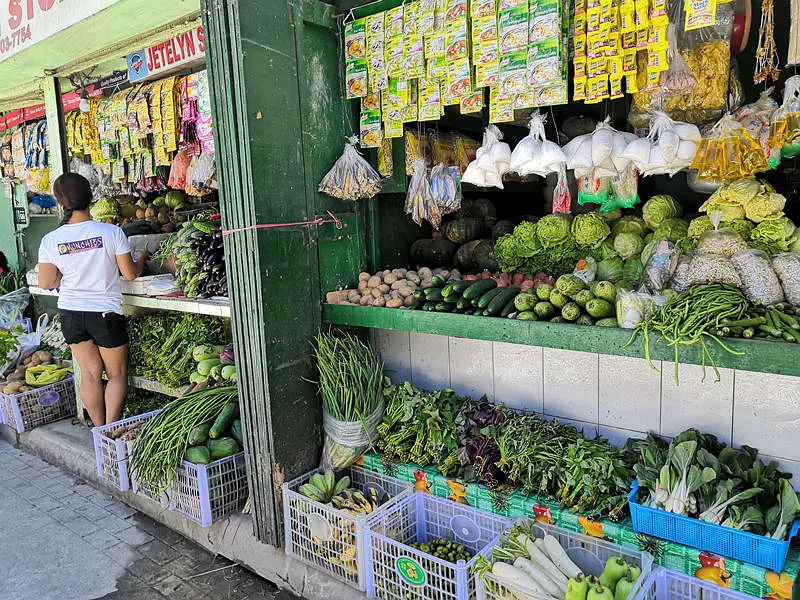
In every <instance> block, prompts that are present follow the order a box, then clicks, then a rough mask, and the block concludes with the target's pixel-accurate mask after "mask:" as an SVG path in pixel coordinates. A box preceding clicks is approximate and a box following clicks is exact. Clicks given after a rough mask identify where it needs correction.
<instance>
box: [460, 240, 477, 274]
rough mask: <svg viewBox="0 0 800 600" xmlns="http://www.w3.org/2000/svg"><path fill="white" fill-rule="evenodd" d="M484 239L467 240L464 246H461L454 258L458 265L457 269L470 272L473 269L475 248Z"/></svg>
mask: <svg viewBox="0 0 800 600" xmlns="http://www.w3.org/2000/svg"><path fill="white" fill-rule="evenodd" d="M482 241H483V240H473V241H471V242H467V243H466V244H464V245H463V246H461V247H460V248H459V249H458V251H457V252H456V256H455V258H454V259H453V262H454V264H455V266H456V269H458V270H459V271H464V272H465V273H466V272H469V271H472V269H473V262H472V261H473V257H474V256H475V248H476V247H477V246H478V245H479V244H480V243H481V242H482Z"/></svg>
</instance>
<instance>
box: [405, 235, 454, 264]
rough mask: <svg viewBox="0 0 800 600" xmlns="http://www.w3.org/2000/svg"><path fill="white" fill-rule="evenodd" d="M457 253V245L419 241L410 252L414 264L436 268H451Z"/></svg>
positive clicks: (444, 241) (442, 241) (438, 241)
mask: <svg viewBox="0 0 800 600" xmlns="http://www.w3.org/2000/svg"><path fill="white" fill-rule="evenodd" d="M455 253H456V247H455V244H453V243H452V242H448V241H447V240H428V239H422V240H417V241H415V242H414V243H413V244H411V247H410V248H409V250H408V254H409V257H410V258H411V262H412V263H414V264H416V265H424V266H427V267H434V268H435V267H443V266H449V265H450V264H451V263H452V262H453V255H454V254H455Z"/></svg>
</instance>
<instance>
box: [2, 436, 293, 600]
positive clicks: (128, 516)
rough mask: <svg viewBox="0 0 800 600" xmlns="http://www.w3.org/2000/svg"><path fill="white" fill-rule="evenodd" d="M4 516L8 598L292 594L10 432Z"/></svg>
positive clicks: (268, 598)
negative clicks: (18, 444)
mask: <svg viewBox="0 0 800 600" xmlns="http://www.w3.org/2000/svg"><path fill="white" fill-rule="evenodd" d="M0 523H3V528H2V529H3V534H2V542H0V544H1V545H0V581H2V582H3V583H2V585H1V586H0V594H2V597H3V598H13V599H14V600H50V599H52V600H56V599H58V600H92V599H99V598H103V599H107V598H108V599H110V598H114V599H120V600H121V599H125V600H151V599H152V600H164V599H166V598H170V599H175V600H178V599H180V600H183V599H186V600H207V599H208V600H210V599H211V598H215V599H230V600H289V599H290V598H293V597H294V596H291V595H290V594H288V593H286V592H280V591H278V589H277V588H276V587H275V585H273V584H272V583H270V582H268V581H266V580H264V579H261V578H260V577H258V576H257V575H254V574H252V573H250V572H249V571H247V570H246V569H243V568H242V567H240V566H238V565H236V564H235V563H233V562H231V561H229V560H227V559H225V558H222V557H221V556H218V555H217V556H215V555H213V554H211V553H210V552H208V551H206V550H205V549H203V548H201V547H200V546H198V545H197V544H195V543H194V542H191V541H190V540H188V539H186V538H184V537H183V536H182V535H180V534H178V533H176V532H174V531H172V530H171V529H169V528H167V527H165V526H164V525H161V524H159V523H157V522H155V521H153V520H152V519H150V518H149V517H147V516H145V515H143V514H141V513H139V512H137V511H136V510H134V509H132V508H130V507H129V506H127V505H125V504H123V503H122V502H120V501H118V500H115V499H114V498H112V497H111V496H109V495H108V494H106V493H104V492H103V491H101V490H99V489H97V488H95V487H93V486H92V485H90V484H89V483H87V482H86V481H84V480H83V479H80V478H77V477H73V476H70V475H67V474H65V473H64V472H62V471H61V470H60V469H58V468H57V467H54V466H52V465H50V464H48V463H46V462H44V461H43V460H41V459H40V458H38V457H37V456H34V455H32V454H28V453H26V452H24V451H22V450H18V449H15V448H14V447H13V446H11V445H10V444H9V443H8V442H6V441H4V440H0Z"/></svg>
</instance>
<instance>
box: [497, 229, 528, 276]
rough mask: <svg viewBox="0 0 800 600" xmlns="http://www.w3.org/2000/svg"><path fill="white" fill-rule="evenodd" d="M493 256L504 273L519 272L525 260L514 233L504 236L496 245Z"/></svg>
mask: <svg viewBox="0 0 800 600" xmlns="http://www.w3.org/2000/svg"><path fill="white" fill-rule="evenodd" d="M492 256H493V257H494V259H495V260H496V261H497V264H498V267H499V269H500V270H501V271H503V272H504V273H513V272H514V271H516V270H518V269H519V267H520V265H522V262H523V261H524V260H525V258H524V257H522V256H520V254H519V246H517V243H516V241H515V240H514V234H512V233H509V234H507V235H504V236H502V237H501V238H499V239H498V240H497V241H496V242H495V243H494V250H493V251H492Z"/></svg>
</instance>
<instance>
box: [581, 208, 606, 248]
mask: <svg viewBox="0 0 800 600" xmlns="http://www.w3.org/2000/svg"><path fill="white" fill-rule="evenodd" d="M571 231H572V237H573V238H575V243H576V244H578V245H579V246H588V247H590V248H596V247H598V246H600V244H601V243H602V242H603V240H604V239H606V238H607V237H608V236H609V234H611V228H610V227H609V226H608V223H606V221H605V220H604V219H603V218H602V217H601V216H600V215H599V214H597V213H596V212H590V213H586V214H582V215H576V216H575V218H574V219H573V220H572V228H571Z"/></svg>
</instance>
